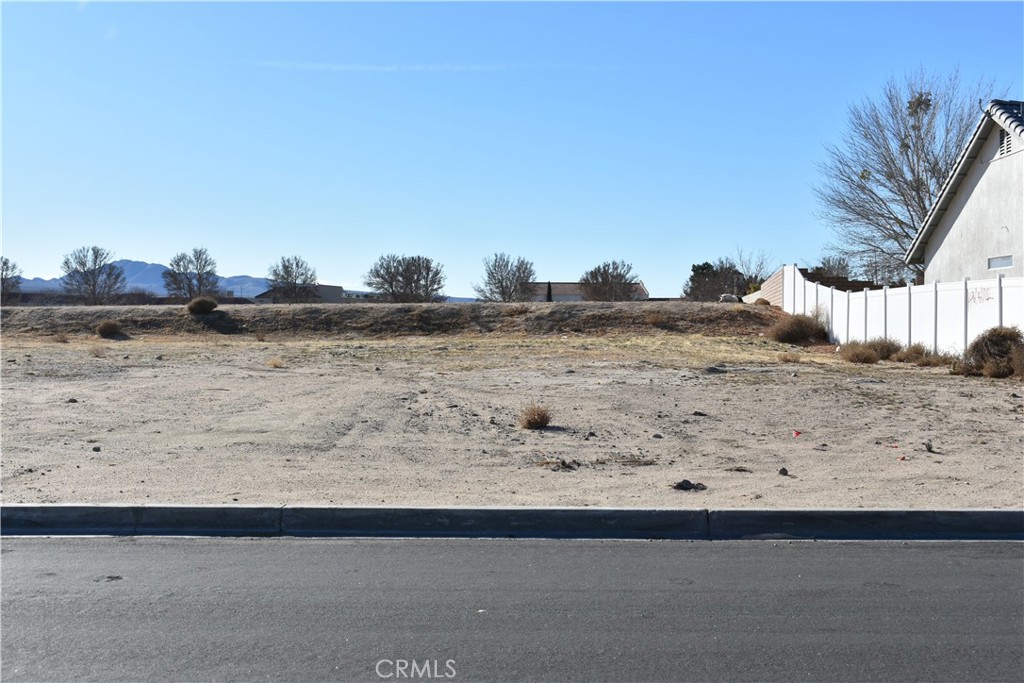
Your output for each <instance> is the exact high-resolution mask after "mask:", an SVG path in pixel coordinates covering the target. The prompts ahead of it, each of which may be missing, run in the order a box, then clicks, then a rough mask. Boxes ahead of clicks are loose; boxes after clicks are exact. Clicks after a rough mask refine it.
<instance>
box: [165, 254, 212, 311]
mask: <svg viewBox="0 0 1024 683" xmlns="http://www.w3.org/2000/svg"><path fill="white" fill-rule="evenodd" d="M161 277H163V280H164V287H165V288H167V294H168V295H170V296H176V297H181V298H182V299H186V300H189V301H191V300H192V299H194V298H196V297H197V296H204V295H205V296H216V295H217V293H218V289H217V282H218V281H219V278H218V277H217V262H216V261H214V260H213V257H211V256H210V253H209V252H208V251H206V248H205V247H196V248H194V249H193V250H192V253H191V254H186V253H184V252H182V253H180V254H175V256H174V258H172V259H171V263H170V265H169V267H168V269H167V270H165V271H164V272H163V275H162V276H161Z"/></svg>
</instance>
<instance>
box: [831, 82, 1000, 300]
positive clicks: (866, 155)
mask: <svg viewBox="0 0 1024 683" xmlns="http://www.w3.org/2000/svg"><path fill="white" fill-rule="evenodd" d="M991 89H992V84H991V83H987V84H983V83H977V84H975V85H973V86H971V87H970V88H969V90H967V91H964V90H963V89H962V88H961V85H960V75H959V72H958V71H954V72H953V73H952V74H951V75H949V76H947V77H941V76H937V75H930V74H927V73H925V72H924V71H923V70H919V71H918V72H917V73H914V74H911V75H909V76H906V77H905V78H904V79H903V80H902V81H897V80H896V79H895V78H893V79H890V80H889V82H888V83H886V85H885V87H884V88H883V89H882V93H881V96H880V97H879V98H878V99H874V100H872V99H865V100H864V101H862V102H861V103H860V104H854V105H851V106H850V108H849V120H848V124H847V130H846V132H845V133H844V134H843V136H842V138H841V139H840V142H839V143H838V144H835V145H828V146H827V147H826V155H827V158H826V160H825V161H824V162H823V163H822V164H820V165H819V169H820V171H821V175H822V180H821V183H820V184H819V185H818V186H817V187H815V188H814V190H815V194H816V195H817V197H818V201H819V204H820V206H821V209H820V212H819V217H820V218H822V219H823V220H825V221H827V222H828V223H829V224H830V226H831V228H832V230H833V232H834V234H835V239H836V242H835V244H834V245H832V249H833V251H835V253H836V254H838V255H839V256H843V257H845V258H846V259H848V260H849V262H850V264H851V265H852V266H853V268H854V269H855V270H856V271H858V272H860V273H861V274H862V275H863V276H871V277H873V278H875V277H877V278H881V280H878V281H888V280H892V279H893V278H894V277H895V278H897V279H898V278H899V277H900V275H903V276H906V275H907V274H908V271H909V269H908V266H907V265H906V264H905V263H904V262H903V256H904V254H905V253H906V251H907V249H908V248H909V247H910V244H911V242H913V240H914V237H915V235H916V234H917V231H918V229H919V228H920V226H921V224H922V223H923V221H924V217H925V215H927V213H928V210H929V208H930V207H931V205H932V203H933V202H934V201H935V199H936V198H937V196H938V192H939V189H940V188H941V187H942V183H943V182H944V181H945V179H946V176H947V175H948V174H949V173H950V171H951V170H952V169H953V165H954V164H955V163H956V160H957V158H958V156H959V155H960V153H961V151H962V150H963V148H964V146H965V145H966V144H967V141H968V139H969V137H970V135H971V133H972V132H973V130H974V127H975V125H976V124H977V121H978V118H979V114H980V112H979V110H978V102H979V97H980V96H981V94H982V93H987V92H990V91H991ZM919 268H920V266H915V267H914V269H919Z"/></svg>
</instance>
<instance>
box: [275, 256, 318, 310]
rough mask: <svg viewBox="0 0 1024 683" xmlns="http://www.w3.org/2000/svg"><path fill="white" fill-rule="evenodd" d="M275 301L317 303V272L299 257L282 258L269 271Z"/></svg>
mask: <svg viewBox="0 0 1024 683" xmlns="http://www.w3.org/2000/svg"><path fill="white" fill-rule="evenodd" d="M267 279H268V280H269V281H270V282H269V284H270V289H271V290H272V291H273V298H274V301H275V302H276V301H285V302H287V303H293V304H297V303H302V302H304V301H316V299H317V291H316V287H317V281H316V270H315V269H314V268H313V267H311V266H310V265H309V264H308V263H306V261H305V260H303V259H302V258H300V257H298V256H282V257H281V260H280V261H278V262H277V263H274V264H271V266H270V268H269V269H268V271H267Z"/></svg>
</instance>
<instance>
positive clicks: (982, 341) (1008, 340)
mask: <svg viewBox="0 0 1024 683" xmlns="http://www.w3.org/2000/svg"><path fill="white" fill-rule="evenodd" d="M1014 349H1024V335H1021V332H1020V330H1018V329H1017V328H1016V327H993V328H991V329H988V330H986V331H985V332H983V333H981V335H979V336H978V338H977V339H975V340H974V341H973V342H971V345H970V346H968V347H967V350H966V351H965V352H964V356H963V373H964V374H965V375H984V376H985V377H1009V376H1011V375H1012V374H1014V367H1013V357H1012V353H1013V350H1014Z"/></svg>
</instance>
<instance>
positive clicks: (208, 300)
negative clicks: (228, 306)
mask: <svg viewBox="0 0 1024 683" xmlns="http://www.w3.org/2000/svg"><path fill="white" fill-rule="evenodd" d="M187 308H188V312H189V313H191V314H192V315H206V314H207V313H212V312H213V309H215V308H217V300H216V299H214V298H213V297H211V296H197V297H196V298H195V299H192V301H189V302H188V306H187Z"/></svg>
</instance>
